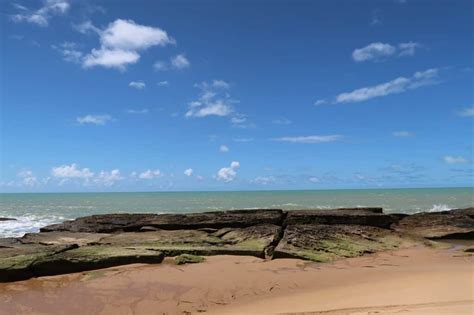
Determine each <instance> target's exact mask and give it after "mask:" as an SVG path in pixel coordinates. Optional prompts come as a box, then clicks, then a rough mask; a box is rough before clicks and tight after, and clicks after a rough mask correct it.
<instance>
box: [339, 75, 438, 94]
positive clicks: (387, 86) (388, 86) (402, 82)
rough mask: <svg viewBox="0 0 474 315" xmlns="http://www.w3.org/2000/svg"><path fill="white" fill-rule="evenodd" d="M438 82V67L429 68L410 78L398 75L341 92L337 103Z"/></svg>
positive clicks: (399, 91) (401, 91)
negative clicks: (372, 84)
mask: <svg viewBox="0 0 474 315" xmlns="http://www.w3.org/2000/svg"><path fill="white" fill-rule="evenodd" d="M437 83H439V80H438V69H436V68H434V69H428V70H426V71H421V72H415V74H413V76H411V77H409V78H406V77H398V78H396V79H394V80H392V81H389V82H385V83H382V84H378V85H374V86H369V87H363V88H360V89H356V90H354V91H352V92H346V93H341V94H339V95H337V96H336V101H335V103H355V102H363V101H367V100H370V99H372V98H376V97H382V96H387V95H390V94H398V93H403V92H406V91H409V90H414V89H417V88H419V87H422V86H425V85H432V84H437Z"/></svg>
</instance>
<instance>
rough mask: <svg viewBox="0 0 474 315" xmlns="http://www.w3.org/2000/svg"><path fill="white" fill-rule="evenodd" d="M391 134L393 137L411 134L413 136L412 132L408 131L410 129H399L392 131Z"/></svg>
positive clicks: (409, 135)
mask: <svg viewBox="0 0 474 315" xmlns="http://www.w3.org/2000/svg"><path fill="white" fill-rule="evenodd" d="M392 135H393V136H394V137H412V136H414V133H413V132H410V131H404V130H401V131H394V132H392Z"/></svg>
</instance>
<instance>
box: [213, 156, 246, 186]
mask: <svg viewBox="0 0 474 315" xmlns="http://www.w3.org/2000/svg"><path fill="white" fill-rule="evenodd" d="M239 167H240V163H239V162H237V161H233V162H232V163H230V167H223V168H221V169H220V170H219V172H217V177H216V178H217V180H221V181H224V182H226V183H229V182H231V181H233V180H234V179H235V178H236V177H237V172H236V170H237V169H238V168H239Z"/></svg>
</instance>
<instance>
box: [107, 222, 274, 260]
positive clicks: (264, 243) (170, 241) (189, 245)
mask: <svg viewBox="0 0 474 315" xmlns="http://www.w3.org/2000/svg"><path fill="white" fill-rule="evenodd" d="M280 230H281V227H279V226H277V225H273V224H259V225H255V226H250V227H245V228H223V229H221V230H218V231H216V232H214V233H208V232H206V231H201V230H157V231H150V232H124V233H118V234H113V235H111V236H108V237H105V238H103V239H101V240H100V242H98V244H100V245H108V246H115V247H130V246H132V247H135V248H138V247H140V248H147V249H153V250H157V251H160V252H163V253H165V255H166V256H177V255H181V254H194V255H249V256H256V257H261V258H264V257H265V249H266V248H267V247H268V246H269V245H270V244H272V242H274V240H275V239H276V237H277V236H278V235H279V232H280Z"/></svg>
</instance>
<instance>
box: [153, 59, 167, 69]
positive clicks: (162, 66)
mask: <svg viewBox="0 0 474 315" xmlns="http://www.w3.org/2000/svg"><path fill="white" fill-rule="evenodd" d="M153 69H154V70H155V71H165V70H168V65H167V64H166V62H165V61H156V62H155V63H154V64H153Z"/></svg>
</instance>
